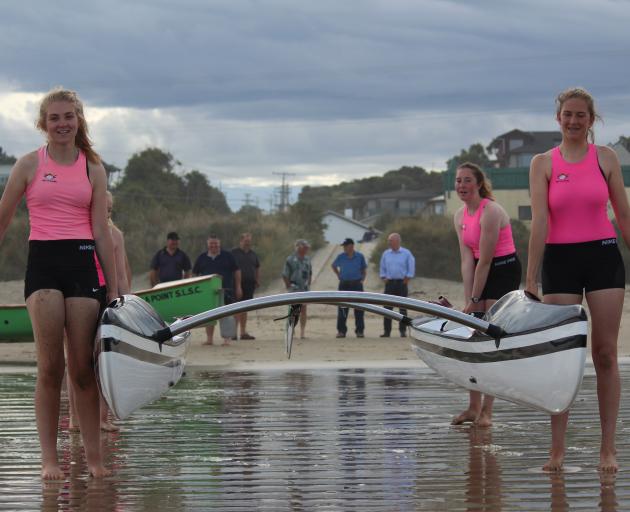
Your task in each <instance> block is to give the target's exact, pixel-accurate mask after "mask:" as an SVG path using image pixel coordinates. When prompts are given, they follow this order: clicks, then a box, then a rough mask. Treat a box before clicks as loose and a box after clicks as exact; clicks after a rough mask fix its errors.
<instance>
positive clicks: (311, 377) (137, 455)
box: [0, 367, 630, 512]
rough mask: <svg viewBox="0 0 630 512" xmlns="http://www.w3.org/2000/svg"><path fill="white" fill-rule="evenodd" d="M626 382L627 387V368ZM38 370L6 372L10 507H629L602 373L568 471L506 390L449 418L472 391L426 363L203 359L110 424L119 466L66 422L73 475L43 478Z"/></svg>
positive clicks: (628, 444) (2, 382) (4, 473)
mask: <svg viewBox="0 0 630 512" xmlns="http://www.w3.org/2000/svg"><path fill="white" fill-rule="evenodd" d="M622 380H623V381H624V382H626V383H627V384H626V385H625V387H624V390H623V393H624V395H627V394H628V393H629V392H630V367H624V369H623V372H622ZM34 382H35V377H34V375H32V374H31V375H24V374H3V375H0V431H2V433H3V441H2V443H3V444H2V446H3V449H2V451H1V452H0V488H2V489H3V491H2V493H0V508H1V509H3V510H75V509H76V510H151V511H156V512H161V511H170V510H182V511H188V510H191V511H196V510H257V511H258V510H260V511H273V512H280V511H295V510H300V511H316V510H343V511H361V512H364V511H379V512H380V511H385V510H427V511H432V512H433V511H451V512H453V511H473V510H474V511H486V512H490V511H523V510H525V511H528V512H530V511H535V510H553V511H567V510H588V511H606V512H610V511H621V510H630V473H628V471H626V468H627V467H629V464H630V462H629V461H630V440H629V439H630V438H629V436H628V435H627V434H628V427H627V424H628V422H630V409H629V407H628V401H623V402H622V407H621V411H620V426H619V435H618V455H619V461H620V463H621V471H620V472H619V474H617V475H610V476H607V475H600V474H599V473H598V472H597V469H596V464H597V462H598V458H599V457H598V450H599V434H600V432H599V427H598V420H597V417H598V416H597V400H596V398H595V378H594V376H593V374H592V372H588V373H587V375H586V377H585V379H584V384H583V387H582V390H581V391H580V394H579V396H578V399H577V401H576V403H575V405H574V407H573V409H572V420H571V423H570V426H569V431H568V436H567V445H568V450H567V459H566V469H565V471H564V472H563V473H560V474H547V473H544V472H542V471H541V469H540V468H541V467H542V465H543V463H544V462H545V461H546V456H547V448H548V446H549V419H548V417H547V415H546V414H543V413H539V412H536V411H532V410H528V409H525V408H523V407H520V406H516V405H514V404H510V403H507V402H503V401H500V402H497V404H496V407H495V416H494V426H493V427H492V428H489V429H478V428H472V427H470V426H463V427H452V426H450V425H449V421H450V419H451V416H452V414H453V411H457V410H460V409H461V408H462V407H463V405H464V403H465V401H466V394H465V393H463V392H462V391H461V390H460V389H458V388H456V387H455V386H453V385H451V384H449V383H447V382H446V381H444V380H443V379H441V378H440V377H438V376H437V375H435V374H434V373H433V372H431V371H430V370H427V369H421V368H418V369H387V368H378V369H376V368H372V369H364V368H353V369H319V370H302V371H297V370H289V371H282V370H264V371H263V370H260V371H244V372H236V371H224V370H219V369H208V370H201V369H197V370H192V371H190V372H189V373H188V375H187V376H186V377H185V378H184V379H183V380H182V381H181V382H180V383H179V384H178V385H177V386H176V387H175V388H173V389H172V390H171V391H170V392H169V393H168V394H167V396H166V397H165V398H164V399H162V400H158V401H157V402H155V403H153V404H151V405H149V406H147V407H145V408H143V409H142V410H140V411H137V412H136V413H135V414H134V415H133V416H132V417H131V418H130V419H128V420H126V421H124V422H121V423H120V426H121V430H120V432H118V433H111V434H105V435H104V437H103V448H104V453H105V457H106V465H107V466H108V467H109V468H111V469H112V470H113V475H112V476H111V477H109V478H106V479H104V480H100V481H98V480H93V479H90V478H88V477H87V471H86V467H85V461H84V459H83V455H82V448H81V442H80V437H79V436H78V435H77V434H75V433H70V432H69V431H68V428H67V401H66V400H65V397H64V400H63V402H62V420H61V425H60V448H59V450H60V453H61V456H62V459H61V465H62V469H63V470H64V472H65V473H66V479H65V481H63V482H59V483H55V484H44V485H42V482H41V480H40V478H39V446H38V442H37V435H36V429H35V421H34V411H33V407H32V394H33V389H34Z"/></svg>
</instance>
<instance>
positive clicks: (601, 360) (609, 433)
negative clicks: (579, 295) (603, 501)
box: [586, 288, 624, 472]
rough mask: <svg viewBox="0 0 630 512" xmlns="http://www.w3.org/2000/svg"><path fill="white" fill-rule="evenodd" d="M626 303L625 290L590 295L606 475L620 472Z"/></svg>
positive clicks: (601, 458)
mask: <svg viewBox="0 0 630 512" xmlns="http://www.w3.org/2000/svg"><path fill="white" fill-rule="evenodd" d="M623 299H624V290H623V289H621V288H613V289H609V290H597V291H594V292H589V293H587V294H586V302H587V303H588V308H589V311H590V313H591V353H592V356H593V364H594V365H595V373H596V374H597V399H598V401H599V421H600V424H601V429H602V444H601V448H600V452H599V468H600V469H601V470H602V471H606V472H616V471H617V469H618V466H617V450H616V447H615V434H616V427H617V415H618V413H619V397H620V394H621V384H620V380H619V366H618V364H617V340H618V338H619V325H620V323H621V313H622V309H623Z"/></svg>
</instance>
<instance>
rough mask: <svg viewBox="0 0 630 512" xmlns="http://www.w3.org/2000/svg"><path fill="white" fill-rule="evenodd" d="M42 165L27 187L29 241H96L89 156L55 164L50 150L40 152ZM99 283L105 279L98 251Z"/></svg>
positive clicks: (96, 263)
mask: <svg viewBox="0 0 630 512" xmlns="http://www.w3.org/2000/svg"><path fill="white" fill-rule="evenodd" d="M37 156H38V159H39V163H38V165H37V170H36V171H35V176H34V177H33V180H32V181H31V182H30V183H29V184H28V187H26V206H27V208H28V213H29V220H30V224H31V233H30V235H29V237H28V239H29V240H94V234H93V232H92V184H91V183H90V178H89V176H88V169H87V159H86V157H85V153H83V151H80V150H79V157H78V158H77V160H76V161H75V162H74V163H73V164H71V165H62V164H59V163H57V162H55V161H54V160H53V159H52V158H50V156H49V155H48V148H47V147H46V146H43V147H41V148H39V149H38V150H37ZM94 263H95V266H96V271H97V273H98V280H99V284H100V285H101V286H103V285H104V284H105V277H104V275H103V271H102V269H101V265H100V264H99V261H98V258H97V257H96V251H95V252H94Z"/></svg>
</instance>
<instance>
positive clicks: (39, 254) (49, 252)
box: [24, 240, 106, 305]
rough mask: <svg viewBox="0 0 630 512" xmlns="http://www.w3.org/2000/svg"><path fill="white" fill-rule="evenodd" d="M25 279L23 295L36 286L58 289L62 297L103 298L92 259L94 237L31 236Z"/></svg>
mask: <svg viewBox="0 0 630 512" xmlns="http://www.w3.org/2000/svg"><path fill="white" fill-rule="evenodd" d="M28 246H29V250H28V263H27V266H26V277H25V279H24V299H27V298H28V297H29V296H30V295H31V294H32V293H33V292H36V291H37V290H44V289H50V290H59V291H60V292H61V293H62V294H63V296H64V298H68V297H88V298H91V299H96V300H98V301H99V303H100V304H101V305H103V303H104V302H105V300H106V293H105V287H104V286H101V285H100V283H99V279H98V274H97V271H96V260H95V259H94V251H95V245H94V240H31V241H30V242H29V244H28Z"/></svg>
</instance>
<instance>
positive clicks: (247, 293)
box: [241, 281, 256, 300]
mask: <svg viewBox="0 0 630 512" xmlns="http://www.w3.org/2000/svg"><path fill="white" fill-rule="evenodd" d="M241 289H242V290H243V297H241V300H249V299H253V298H254V290H256V281H243V282H242V283H241Z"/></svg>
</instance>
